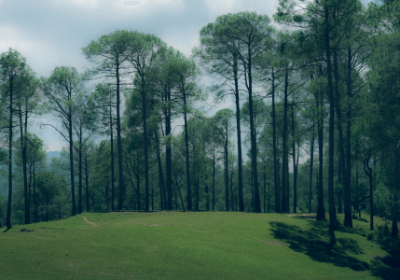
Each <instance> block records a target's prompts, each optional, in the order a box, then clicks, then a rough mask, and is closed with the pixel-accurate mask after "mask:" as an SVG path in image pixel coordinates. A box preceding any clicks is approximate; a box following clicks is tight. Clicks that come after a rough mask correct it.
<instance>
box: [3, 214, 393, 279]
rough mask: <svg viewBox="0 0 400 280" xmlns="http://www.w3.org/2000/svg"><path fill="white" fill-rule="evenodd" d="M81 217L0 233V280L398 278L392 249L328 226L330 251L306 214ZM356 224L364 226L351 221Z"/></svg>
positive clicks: (322, 231) (321, 227) (323, 232)
mask: <svg viewBox="0 0 400 280" xmlns="http://www.w3.org/2000/svg"><path fill="white" fill-rule="evenodd" d="M82 216H85V217H86V218H87V220H88V221H89V222H92V223H89V222H88V221H86V220H85V219H84V217H82ZM82 216H75V217H71V218H68V219H65V220H58V221H52V222H45V223H37V224H31V225H18V226H14V227H13V228H12V229H11V230H9V231H8V232H6V233H3V232H1V233H0V279H1V280H11V279H13V280H14V279H29V280H33V279H40V280H45V279H56V280H62V279H254V280H255V279H321V280H322V279H340V280H343V279H399V278H397V277H399V275H400V270H399V269H396V268H394V267H393V266H388V265H387V263H388V262H387V261H386V262H385V260H387V259H388V257H391V255H388V252H387V251H385V250H383V249H382V248H381V246H380V245H379V244H378V243H376V242H374V241H369V240H368V238H367V237H365V236H362V235H360V234H359V233H357V232H360V231H359V230H357V229H356V230H346V229H343V228H341V229H339V230H338V231H336V236H337V238H338V242H337V245H336V247H335V248H334V250H333V251H330V250H329V249H328V242H329V238H328V231H327V228H328V227H327V226H328V224H327V223H316V222H314V221H313V220H311V219H306V218H299V217H288V216H286V215H282V214H254V213H234V212H185V213H182V212H154V213H135V212H122V213H105V214H95V213H84V214H82ZM363 218H365V219H368V217H367V216H363ZM339 219H341V220H342V221H343V216H340V215H339ZM375 219H376V220H375V221H376V223H377V224H378V225H382V224H383V223H384V222H383V221H382V220H381V219H379V218H375ZM354 226H355V227H356V228H365V229H368V226H369V225H368V223H367V222H363V221H359V220H354ZM3 230H4V228H3V229H2V231H3ZM366 232H367V233H368V231H366ZM385 263H386V264H385Z"/></svg>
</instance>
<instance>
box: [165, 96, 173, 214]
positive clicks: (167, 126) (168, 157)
mask: <svg viewBox="0 0 400 280" xmlns="http://www.w3.org/2000/svg"><path fill="white" fill-rule="evenodd" d="M167 102H168V107H167V115H166V117H165V131H166V136H167V142H166V151H165V152H166V158H165V160H166V169H167V193H168V209H169V210H171V208H172V203H171V193H172V149H171V138H170V137H171V104H170V103H171V91H170V90H168V93H167Z"/></svg>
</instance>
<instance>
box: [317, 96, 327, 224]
mask: <svg viewBox="0 0 400 280" xmlns="http://www.w3.org/2000/svg"><path fill="white" fill-rule="evenodd" d="M319 99H320V100H319V102H318V101H317V109H319V107H320V108H322V107H323V95H322V92H319ZM318 103H319V104H318ZM318 114H319V117H318V157H319V168H318V173H319V174H318V177H317V179H319V181H318V204H317V221H326V218H325V207H324V180H323V178H324V176H323V170H324V168H323V166H324V116H323V113H322V112H319V113H318Z"/></svg>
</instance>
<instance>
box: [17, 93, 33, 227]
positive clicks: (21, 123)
mask: <svg viewBox="0 0 400 280" xmlns="http://www.w3.org/2000/svg"><path fill="white" fill-rule="evenodd" d="M18 107H19V127H20V134H21V137H20V140H21V154H22V168H23V169H22V171H23V176H24V202H25V224H30V223H31V222H30V217H31V216H30V213H29V199H28V178H27V176H28V174H27V171H26V145H25V142H26V135H25V134H24V130H23V121H22V107H21V100H20V101H19V104H18Z"/></svg>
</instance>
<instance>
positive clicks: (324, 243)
mask: <svg viewBox="0 0 400 280" xmlns="http://www.w3.org/2000/svg"><path fill="white" fill-rule="evenodd" d="M310 224H311V225H312V227H311V228H310V229H309V230H302V229H301V228H300V227H298V226H294V225H289V224H285V223H281V222H271V223H270V225H271V227H272V229H271V231H272V232H273V234H274V237H275V238H277V239H280V240H283V241H284V242H286V243H288V244H289V248H291V249H293V250H294V251H296V252H299V253H304V254H306V255H307V256H309V257H310V258H311V259H312V260H314V261H319V262H327V263H332V264H333V265H336V266H340V267H348V268H351V269H353V270H356V271H363V270H369V269H371V267H370V265H369V264H368V263H366V262H363V261H360V260H359V259H357V258H354V257H352V256H349V255H348V254H347V252H349V253H352V254H354V255H359V254H363V250H362V249H361V248H360V246H359V245H358V243H357V241H356V240H354V239H350V238H338V239H337V243H336V245H335V247H334V248H333V249H330V245H329V241H330V239H329V234H328V229H327V224H326V223H320V222H318V223H315V222H312V221H310Z"/></svg>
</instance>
